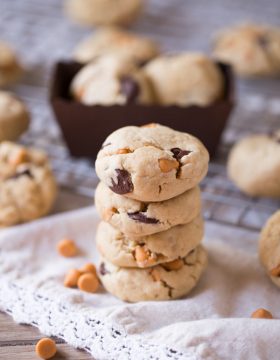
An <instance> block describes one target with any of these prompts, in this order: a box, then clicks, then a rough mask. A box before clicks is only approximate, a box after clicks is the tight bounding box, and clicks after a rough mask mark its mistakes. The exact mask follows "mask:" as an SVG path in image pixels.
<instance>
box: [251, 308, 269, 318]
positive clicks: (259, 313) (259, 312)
mask: <svg viewBox="0 0 280 360" xmlns="http://www.w3.org/2000/svg"><path fill="white" fill-rule="evenodd" d="M251 318H254V319H273V316H272V314H271V312H269V311H267V310H265V309H258V310H256V311H254V312H253V314H252V315H251Z"/></svg>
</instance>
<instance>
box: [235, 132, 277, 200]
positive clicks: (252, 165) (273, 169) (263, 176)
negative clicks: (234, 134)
mask: <svg viewBox="0 0 280 360" xmlns="http://www.w3.org/2000/svg"><path fill="white" fill-rule="evenodd" d="M228 175H229V177H230V179H231V180H232V181H233V182H234V183H235V184H236V185H237V186H238V187H239V188H240V189H241V190H242V191H243V192H244V193H246V194H248V195H251V196H267V197H275V198H279V197H280V131H278V132H275V133H273V134H269V135H252V136H248V137H246V138H244V139H242V140H241V141H239V142H238V143H237V144H236V145H235V146H234V147H233V148H232V150H231V152H230V154H229V159H228Z"/></svg>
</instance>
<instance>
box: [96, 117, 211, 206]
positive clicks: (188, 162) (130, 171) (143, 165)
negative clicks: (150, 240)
mask: <svg viewBox="0 0 280 360" xmlns="http://www.w3.org/2000/svg"><path fill="white" fill-rule="evenodd" d="M208 161H209V155H208V152H207V150H206V148H205V147H204V146H203V144H202V143H201V142H200V141H199V140H198V139H197V138H195V137H194V136H192V135H190V134H187V133H182V132H178V131H175V130H172V129H171V128H168V127H165V126H161V125H158V124H150V125H148V126H144V127H137V126H127V127H124V128H121V129H119V130H117V131H115V132H113V133H112V134H111V135H109V136H108V138H107V139H106V140H105V142H104V144H103V146H102V149H101V150H100V151H99V153H98V155H97V160H96V163H95V167H96V172H97V175H98V176H99V178H100V179H101V181H103V182H104V184H105V185H106V186H108V187H109V188H110V189H111V190H112V191H113V192H115V193H116V194H119V195H124V196H126V197H129V198H132V199H136V200H139V201H141V202H153V201H163V200H167V199H171V198H172V197H175V196H178V195H180V194H182V193H183V192H185V191H187V190H189V189H191V188H193V187H195V186H196V185H197V184H198V183H199V182H200V181H201V180H202V179H203V178H204V176H205V175H206V173H207V170H208Z"/></svg>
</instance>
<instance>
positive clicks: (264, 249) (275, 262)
mask: <svg viewBox="0 0 280 360" xmlns="http://www.w3.org/2000/svg"><path fill="white" fill-rule="evenodd" d="M259 257H260V260H261V262H262V264H263V266H264V267H265V269H266V271H267V274H268V276H269V277H270V278H271V280H272V281H273V282H274V284H276V285H277V286H278V287H280V210H278V211H277V212H276V213H274V214H273V215H272V216H271V217H270V218H269V219H268V221H267V222H266V224H265V226H264V227H263V229H262V232H261V236H260V241H259Z"/></svg>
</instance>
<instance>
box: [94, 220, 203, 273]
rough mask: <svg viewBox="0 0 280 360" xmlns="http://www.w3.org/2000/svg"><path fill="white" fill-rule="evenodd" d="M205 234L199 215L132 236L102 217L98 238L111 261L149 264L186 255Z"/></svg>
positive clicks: (137, 264)
mask: <svg viewBox="0 0 280 360" xmlns="http://www.w3.org/2000/svg"><path fill="white" fill-rule="evenodd" d="M203 235H204V225H203V220H202V218H201V217H200V216H197V217H196V218H195V219H194V220H192V221H191V222H189V223H188V224H185V225H177V226H174V227H172V228H170V229H168V230H166V231H162V232H158V233H156V234H152V235H146V236H130V235H128V234H125V233H122V232H121V231H119V230H117V229H116V228H114V227H113V226H111V225H110V224H108V223H106V222H104V221H102V222H101V223H100V224H99V226H98V230H97V234H96V242H97V247H98V250H99V253H100V254H101V255H102V257H104V258H105V259H107V260H108V261H110V262H111V263H112V264H114V265H116V266H121V267H140V268H146V267H151V266H155V265H157V264H162V263H166V262H171V261H173V260H176V259H178V258H179V257H185V256H187V254H188V253H189V252H190V251H191V250H193V249H194V248H196V247H197V246H198V245H199V244H200V242H201V241H202V238H203Z"/></svg>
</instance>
